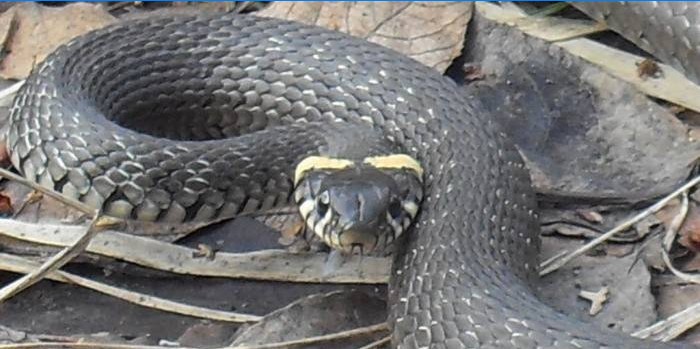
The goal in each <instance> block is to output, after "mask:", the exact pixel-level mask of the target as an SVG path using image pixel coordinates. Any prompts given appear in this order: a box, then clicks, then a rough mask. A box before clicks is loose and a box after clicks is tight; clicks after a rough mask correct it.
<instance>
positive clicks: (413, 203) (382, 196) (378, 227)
mask: <svg viewBox="0 0 700 349" xmlns="http://www.w3.org/2000/svg"><path fill="white" fill-rule="evenodd" d="M302 163H303V161H302ZM323 163H324V164H331V165H332V166H327V167H323V166H313V168H312V169H310V170H305V171H303V175H302V176H300V177H299V178H298V181H297V186H296V188H295V192H294V198H295V200H296V203H297V205H298V206H299V213H300V214H301V216H302V218H303V220H304V222H305V223H306V229H308V230H309V231H311V232H313V233H314V235H315V236H316V237H318V238H320V239H321V240H322V241H323V242H324V243H326V244H327V245H328V246H330V247H331V248H333V249H336V250H339V251H340V252H343V253H347V254H354V253H359V254H362V255H382V256H384V255H388V254H390V253H391V252H392V250H393V246H394V244H393V243H394V241H396V239H398V238H399V237H400V236H401V235H402V234H403V233H405V232H406V231H407V230H408V229H409V228H410V227H411V225H412V224H413V221H414V220H415V218H416V216H417V215H418V210H419V205H420V202H421V200H422V196H423V186H422V181H421V175H422V172H420V171H417V170H416V168H415V167H401V166H390V167H384V168H378V167H376V165H375V164H370V163H369V162H353V161H350V160H333V161H328V160H327V159H326V160H324V161H323ZM341 163H342V164H345V165H344V166H338V164H341ZM380 163H381V162H380ZM306 165H308V163H307V164H306ZM306 165H305V166H306Z"/></svg>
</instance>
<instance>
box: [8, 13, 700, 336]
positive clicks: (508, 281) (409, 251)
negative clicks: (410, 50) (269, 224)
mask: <svg viewBox="0 0 700 349" xmlns="http://www.w3.org/2000/svg"><path fill="white" fill-rule="evenodd" d="M591 6H595V5H591ZM603 6H606V5H605V4H603ZM615 6H617V5H615ZM635 6H641V7H642V8H643V7H644V6H647V7H648V8H645V10H648V11H649V12H654V11H662V12H663V9H668V8H669V6H678V5H670V4H669V5H663V4H657V5H653V4H640V5H635ZM683 6H686V5H683ZM687 6H691V5H687ZM687 6H686V7H687ZM692 6H695V9H691V10H688V9H687V8H686V9H685V10H686V11H691V12H692V13H694V14H697V13H700V12H699V11H698V10H697V6H696V5H692ZM599 8H600V7H598V9H599ZM659 9H661V10H659ZM693 11H694V12H693ZM627 12H629V11H627ZM637 13H641V14H642V15H640V16H638V17H634V18H632V17H627V18H628V20H629V21H641V20H643V19H644V18H643V17H644V16H647V15H648V13H645V12H644V11H637ZM654 13H656V12H654ZM667 13H670V14H672V15H674V16H677V15H678V13H676V12H672V11H671V12H669V11H667ZM625 15H626V14H625ZM680 15H681V16H682V15H683V14H682V13H681V14H680ZM614 16H616V15H613V16H609V17H607V19H611V18H613V19H614V18H615V17H614ZM601 18H604V17H601ZM618 18H619V17H618ZM695 18H700V16H694V17H693V18H692V20H694V19H695ZM687 19H691V18H690V17H688V18H687ZM661 23H664V22H661ZM643 27H644V26H642V28H643ZM695 28H697V27H695ZM662 32H663V31H662ZM688 33H690V32H688ZM692 33H695V32H692ZM644 39H645V40H647V39H649V37H645V38H644ZM695 47H697V46H693V49H695ZM691 61H693V62H695V63H697V62H700V60H698V59H697V58H695V59H693V60H691ZM338 121H342V122H338ZM358 129H366V130H368V132H357V130H358ZM6 131H7V133H6V136H7V144H8V149H10V151H11V157H12V162H13V164H14V165H15V166H16V167H17V168H18V169H20V170H21V171H22V173H23V175H24V176H26V177H27V178H29V179H32V180H34V181H37V182H38V183H40V184H42V185H44V186H47V187H50V188H53V189H55V190H57V191H60V192H63V193H64V194H66V195H69V196H72V197H75V198H79V199H80V200H82V201H84V202H86V203H89V204H91V205H93V206H101V207H104V208H105V211H106V212H107V213H109V214H113V215H117V216H123V217H130V218H136V219H143V220H168V221H175V222H178V221H186V220H208V219H213V218H215V217H222V216H230V215H235V214H237V213H239V212H245V211H252V210H259V209H264V208H269V207H274V206H276V205H280V204H282V203H287V202H288V201H289V200H290V197H291V194H292V189H293V181H292V177H293V173H294V167H295V166H296V165H297V164H299V162H300V161H302V159H305V158H307V157H308V156H310V155H332V156H346V155H347V156H349V157H356V158H358V159H359V158H362V156H360V154H358V153H359V152H365V153H367V154H369V155H382V154H385V153H386V152H387V151H388V149H394V147H395V148H396V149H398V150H400V151H401V152H402V153H405V154H408V155H410V156H412V157H413V158H415V159H417V160H418V162H419V163H420V164H422V167H423V170H424V171H425V172H424V173H420V174H421V175H422V176H423V179H424V186H425V187H424V190H425V198H424V200H423V203H422V206H421V213H420V214H419V215H418V217H417V222H416V224H415V229H414V230H413V231H412V232H411V233H410V234H408V239H407V240H408V241H407V243H406V245H405V246H402V248H400V252H399V253H398V256H397V257H396V261H395V263H394V265H395V267H394V276H393V279H392V282H391V286H390V304H391V309H390V314H391V319H392V323H393V327H394V330H393V332H394V336H393V343H394V345H395V346H398V347H401V348H421V347H431V348H450V349H454V348H477V347H482V348H599V347H609V348H671V347H674V348H675V347H682V346H681V345H678V344H676V345H674V344H661V343H653V342H646V341H644V342H643V341H640V340H637V339H632V338H630V337H627V336H624V335H621V334H615V333H611V332H609V331H606V330H601V329H598V328H596V327H595V326H593V325H589V324H584V323H582V322H579V321H578V320H574V319H572V318H569V317H567V316H565V315H562V314H560V313H557V312H556V311H554V310H552V309H551V308H550V307H548V306H547V305H545V304H543V303H542V302H540V301H539V300H538V299H537V298H536V297H535V296H534V295H533V294H532V291H531V290H530V288H529V287H528V284H527V281H528V280H530V279H532V278H533V277H535V271H536V266H537V262H536V261H537V254H538V246H539V240H538V225H537V220H536V214H535V212H534V208H535V202H534V197H533V195H532V191H531V187H530V182H529V177H528V172H527V170H526V169H525V168H524V166H523V163H522V161H521V158H520V156H519V154H518V152H517V151H516V150H515V148H514V147H513V146H512V144H511V143H510V141H509V140H508V139H507V138H506V137H505V136H504V134H503V133H501V132H500V131H499V127H498V126H497V125H496V124H495V123H494V121H493V118H491V117H490V116H489V115H487V114H486V113H484V112H483V111H482V110H481V109H480V108H479V106H478V105H474V104H473V103H472V102H470V100H469V99H468V98H466V97H465V96H464V95H462V94H460V90H459V89H458V88H457V86H456V84H454V83H453V82H452V81H450V80H449V79H447V78H445V77H442V76H440V75H439V74H437V73H436V72H435V71H433V70H431V69H429V68H427V67H425V66H423V65H421V64H419V63H417V62H415V61H413V60H411V59H409V58H406V57H404V56H402V55H400V54H397V53H395V52H393V51H391V50H388V49H385V48H382V47H379V46H377V45H374V44H370V43H367V42H365V41H362V40H359V39H355V38H352V37H349V36H347V35H344V34H340V33H336V32H331V31H328V30H324V29H320V28H316V27H310V26H305V25H301V24H297V23H291V22H286V21H281V20H274V19H263V18H255V17H252V16H236V15H228V14H227V15H218V16H208V15H201V16H199V15H198V16H184V17H156V18H150V19H142V20H134V21H127V22H123V23H120V24H117V25H115V26H110V27H108V28H105V29H101V30H98V31H95V32H93V33H90V34H88V35H86V36H83V37H81V38H78V39H76V40H74V41H72V42H71V43H69V44H67V45H66V46H63V47H61V48H60V49H58V50H57V51H56V52H55V53H53V54H52V55H51V56H49V57H48V58H47V59H46V60H45V61H44V62H43V63H42V64H41V65H40V66H38V67H37V68H36V69H34V71H33V73H32V75H31V77H30V78H29V79H28V80H27V83H26V84H25V86H24V87H23V88H22V90H21V91H20V93H19V94H18V96H17V97H16V99H15V102H14V105H13V108H12V111H11V122H10V124H9V127H8V128H7V130H6ZM346 132H350V133H353V132H354V133H353V136H352V137H350V136H347V135H346ZM375 132H376V133H378V134H382V135H384V136H385V138H384V139H385V140H386V142H385V141H376V140H375V139H376V138H377V137H375ZM229 137H232V138H229ZM385 143H386V144H389V145H386V144H385ZM363 144H364V145H363ZM358 149H361V151H359V150H358ZM392 151H393V150H392ZM363 156H364V155H363ZM421 171H422V170H421ZM326 202H327V199H326ZM409 206H410V205H409ZM409 206H405V207H404V208H406V207H408V211H411V212H412V209H411V207H409Z"/></svg>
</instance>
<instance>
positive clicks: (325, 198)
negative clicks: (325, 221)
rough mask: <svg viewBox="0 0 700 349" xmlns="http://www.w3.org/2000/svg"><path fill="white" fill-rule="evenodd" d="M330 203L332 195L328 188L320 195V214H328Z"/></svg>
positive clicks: (318, 204) (318, 209) (318, 205)
mask: <svg viewBox="0 0 700 349" xmlns="http://www.w3.org/2000/svg"><path fill="white" fill-rule="evenodd" d="M330 203H331V197H330V195H329V194H328V191H327V190H326V191H323V192H322V193H321V194H319V195H318V203H317V207H318V208H317V211H318V215H319V216H321V217H323V216H325V215H326V212H327V211H328V206H329V204H330Z"/></svg>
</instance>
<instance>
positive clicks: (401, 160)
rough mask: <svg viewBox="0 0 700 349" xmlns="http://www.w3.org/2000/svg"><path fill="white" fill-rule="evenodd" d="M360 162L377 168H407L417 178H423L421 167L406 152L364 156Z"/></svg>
mask: <svg viewBox="0 0 700 349" xmlns="http://www.w3.org/2000/svg"><path fill="white" fill-rule="evenodd" d="M362 162H363V163H365V164H368V165H372V166H374V167H375V168H378V169H408V170H411V171H413V172H415V173H416V174H417V175H418V178H421V179H422V178H423V167H422V166H421V165H420V164H419V163H418V161H417V160H416V159H414V158H412V157H410V156H408V155H406V154H393V155H386V156H373V157H369V158H365V159H364V160H363V161H362Z"/></svg>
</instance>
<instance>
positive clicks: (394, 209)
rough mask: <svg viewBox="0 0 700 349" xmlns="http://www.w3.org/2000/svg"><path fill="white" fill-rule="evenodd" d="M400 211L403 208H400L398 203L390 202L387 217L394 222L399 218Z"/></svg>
mask: <svg viewBox="0 0 700 349" xmlns="http://www.w3.org/2000/svg"><path fill="white" fill-rule="evenodd" d="M402 211H403V208H402V207H401V202H400V201H392V202H391V204H389V215H391V218H393V219H394V220H398V219H399V217H401V213H402Z"/></svg>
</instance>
